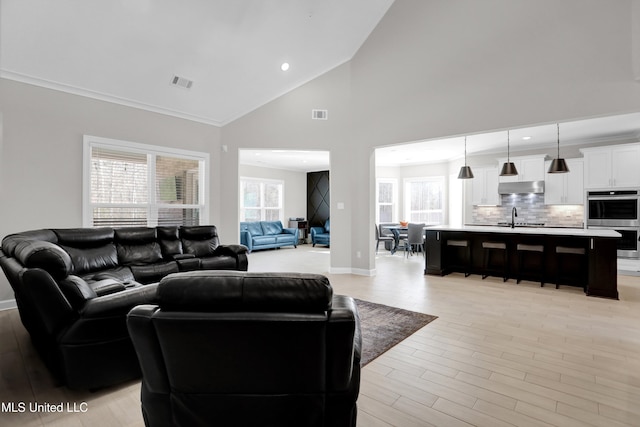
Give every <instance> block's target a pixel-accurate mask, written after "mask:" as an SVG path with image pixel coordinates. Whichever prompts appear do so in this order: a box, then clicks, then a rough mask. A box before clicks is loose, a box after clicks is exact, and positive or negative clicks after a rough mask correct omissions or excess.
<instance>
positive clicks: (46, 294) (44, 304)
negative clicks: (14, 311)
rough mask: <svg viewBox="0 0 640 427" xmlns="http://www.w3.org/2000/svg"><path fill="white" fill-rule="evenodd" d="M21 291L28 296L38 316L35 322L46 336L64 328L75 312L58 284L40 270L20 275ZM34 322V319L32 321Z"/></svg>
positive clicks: (33, 269)
mask: <svg viewBox="0 0 640 427" xmlns="http://www.w3.org/2000/svg"><path fill="white" fill-rule="evenodd" d="M20 281H21V282H22V284H23V285H24V286H23V287H22V289H23V291H24V292H25V293H26V294H28V298H29V301H30V302H31V304H33V306H34V309H35V312H36V313H37V315H38V320H37V322H38V323H40V326H42V327H43V328H45V330H46V331H47V333H48V334H51V335H54V334H56V333H57V332H59V331H60V330H61V329H62V328H64V327H66V326H67V325H68V324H69V323H70V322H71V321H72V320H73V319H74V318H75V317H76V316H77V312H76V311H75V310H74V309H73V307H71V304H70V303H69V301H68V300H67V298H66V297H65V296H64V294H63V293H62V290H61V289H60V287H59V286H58V283H56V281H55V280H54V279H53V277H51V275H50V274H49V273H48V272H46V271H45V270H43V269H41V268H29V269H26V270H23V271H22V272H21V273H20ZM34 320H35V319H34Z"/></svg>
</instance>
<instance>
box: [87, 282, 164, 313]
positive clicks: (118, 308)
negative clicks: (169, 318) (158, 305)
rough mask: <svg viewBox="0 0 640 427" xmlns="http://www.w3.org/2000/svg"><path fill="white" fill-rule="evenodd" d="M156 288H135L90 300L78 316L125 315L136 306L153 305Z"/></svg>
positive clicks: (145, 286)
mask: <svg viewBox="0 0 640 427" xmlns="http://www.w3.org/2000/svg"><path fill="white" fill-rule="evenodd" d="M157 287H158V284H157V283H154V284H151V285H143V286H136V287H134V288H130V289H127V290H124V291H121V292H117V293H115V294H109V295H104V296H101V297H97V298H94V299H91V300H89V301H87V303H86V304H85V305H84V307H83V308H82V310H81V311H80V314H81V315H82V317H85V318H98V317H104V316H115V315H126V314H127V313H128V312H129V311H130V310H131V309H132V308H133V307H135V306H136V305H141V304H153V303H154V302H155V300H156V288H157Z"/></svg>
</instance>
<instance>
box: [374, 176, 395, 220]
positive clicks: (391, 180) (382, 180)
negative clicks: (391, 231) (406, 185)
mask: <svg viewBox="0 0 640 427" xmlns="http://www.w3.org/2000/svg"><path fill="white" fill-rule="evenodd" d="M380 184H391V185H392V191H393V194H392V199H393V200H392V201H391V203H380V200H379V197H380ZM381 205H384V206H389V205H390V206H391V222H392V223H394V222H398V179H397V178H377V179H376V224H380V223H381V221H380V206H381Z"/></svg>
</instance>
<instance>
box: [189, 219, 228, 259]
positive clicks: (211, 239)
mask: <svg viewBox="0 0 640 427" xmlns="http://www.w3.org/2000/svg"><path fill="white" fill-rule="evenodd" d="M180 238H181V239H182V247H183V249H184V252H185V253H187V254H193V255H195V256H197V257H203V256H209V255H213V252H214V251H215V250H216V248H217V247H218V245H219V242H220V240H219V238H218V230H217V229H216V227H215V226H213V225H210V226H198V227H182V228H181V229H180Z"/></svg>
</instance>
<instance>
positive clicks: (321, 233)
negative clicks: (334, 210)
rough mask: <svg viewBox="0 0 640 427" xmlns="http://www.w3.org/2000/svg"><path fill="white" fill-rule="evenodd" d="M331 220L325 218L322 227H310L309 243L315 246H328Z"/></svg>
mask: <svg viewBox="0 0 640 427" xmlns="http://www.w3.org/2000/svg"><path fill="white" fill-rule="evenodd" d="M330 232H331V222H330V221H329V219H327V220H326V221H325V223H324V226H323V227H311V243H312V244H313V246H314V247H315V246H316V244H318V245H327V246H330V243H331V234H330Z"/></svg>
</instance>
